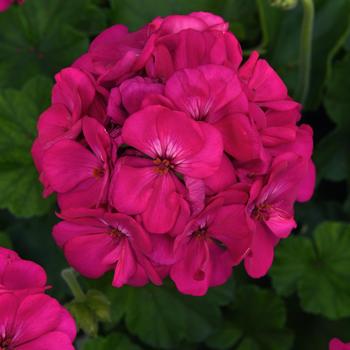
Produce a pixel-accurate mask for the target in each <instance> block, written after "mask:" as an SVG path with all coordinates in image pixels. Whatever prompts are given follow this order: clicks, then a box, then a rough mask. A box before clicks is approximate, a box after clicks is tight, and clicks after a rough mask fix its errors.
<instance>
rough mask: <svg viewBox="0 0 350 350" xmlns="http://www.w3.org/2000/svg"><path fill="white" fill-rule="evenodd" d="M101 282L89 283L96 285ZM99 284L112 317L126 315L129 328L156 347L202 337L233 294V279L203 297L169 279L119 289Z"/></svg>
mask: <svg viewBox="0 0 350 350" xmlns="http://www.w3.org/2000/svg"><path fill="white" fill-rule="evenodd" d="M108 283H110V281H109V282H108ZM98 284H99V283H92V284H91V283H90V285H92V286H93V288H97V287H98ZM100 288H102V290H103V292H104V293H105V294H106V295H107V296H108V297H109V299H110V300H111V302H112V320H113V321H114V322H115V321H118V320H119V319H120V318H121V317H123V316H124V318H125V322H126V326H127V328H128V330H129V332H130V333H132V334H135V335H137V336H138V337H139V338H140V339H141V340H142V341H143V342H145V343H146V344H149V345H151V346H153V347H155V348H157V349H160V348H172V347H174V346H177V345H179V344H180V342H181V341H183V340H186V341H188V342H191V343H195V342H201V341H203V340H204V339H205V338H207V337H208V336H209V335H210V334H212V333H213V332H214V331H215V330H216V329H217V328H218V327H219V325H220V323H221V311H220V306H221V305H225V304H227V303H229V302H230V301H231V300H232V296H233V286H232V281H231V280H230V281H229V282H228V283H227V284H226V285H224V286H221V287H218V288H212V289H211V290H210V291H209V293H208V294H207V295H206V296H204V297H191V296H186V295H182V294H180V293H179V292H178V291H177V290H176V289H175V288H174V286H173V285H172V284H169V283H166V284H165V285H164V286H161V287H156V286H153V285H148V286H146V287H143V288H132V287H123V288H120V289H117V288H113V287H109V286H106V285H104V286H102V285H101V284H100Z"/></svg>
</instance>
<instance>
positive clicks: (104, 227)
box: [53, 209, 161, 287]
mask: <svg viewBox="0 0 350 350" xmlns="http://www.w3.org/2000/svg"><path fill="white" fill-rule="evenodd" d="M62 218H64V221H62V222H60V223H59V224H57V225H56V226H55V227H54V229H53V236H54V238H55V240H56V242H57V244H58V245H59V246H60V247H62V248H63V251H64V253H65V256H66V258H67V260H68V262H69V264H70V265H72V266H73V267H74V268H75V269H76V270H77V271H79V272H80V273H81V274H83V275H84V276H87V277H89V278H98V277H100V276H102V275H103V274H104V273H106V272H107V271H110V270H114V280H113V285H114V286H115V287H121V286H123V285H124V284H129V285H133V286H142V285H144V284H146V283H147V282H148V280H151V281H152V282H153V283H155V284H160V283H161V280H160V278H159V276H158V274H157V272H156V270H155V269H154V267H153V266H152V264H151V263H150V262H149V260H148V258H147V254H150V253H151V251H152V243H151V240H150V238H149V236H148V234H147V233H146V232H145V231H144V229H143V228H142V227H141V226H140V224H139V223H138V222H137V221H136V220H134V219H133V218H132V217H130V216H127V215H124V214H119V213H106V212H104V211H103V210H96V209H95V210H92V209H71V210H68V211H66V212H64V213H63V214H62Z"/></svg>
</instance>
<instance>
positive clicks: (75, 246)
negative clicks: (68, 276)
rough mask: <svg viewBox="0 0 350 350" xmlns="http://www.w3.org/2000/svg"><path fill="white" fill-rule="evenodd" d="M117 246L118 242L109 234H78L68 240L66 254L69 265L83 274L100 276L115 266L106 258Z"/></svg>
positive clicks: (94, 276) (90, 276)
mask: <svg viewBox="0 0 350 350" xmlns="http://www.w3.org/2000/svg"><path fill="white" fill-rule="evenodd" d="M115 247H116V243H115V242H114V241H113V239H112V237H110V236H109V235H107V234H94V235H86V236H78V237H75V238H72V239H70V240H69V241H67V242H66V244H65V245H64V255H65V256H66V259H67V260H68V262H69V265H72V266H73V267H74V268H75V269H76V270H77V271H78V272H79V273H81V274H82V275H83V276H86V277H88V278H98V277H101V276H102V275H103V274H104V273H105V272H107V271H109V270H110V269H111V268H112V267H113V265H112V264H107V263H104V259H105V257H106V255H108V254H109V253H110V252H111V251H113V250H114V249H115Z"/></svg>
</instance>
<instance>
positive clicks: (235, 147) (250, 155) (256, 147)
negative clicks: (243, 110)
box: [215, 114, 262, 162]
mask: <svg viewBox="0 0 350 350" xmlns="http://www.w3.org/2000/svg"><path fill="white" fill-rule="evenodd" d="M215 126H216V127H217V128H218V129H219V130H220V132H221V134H222V136H223V140H224V148H225V151H226V152H228V153H229V154H230V155H232V156H233V157H234V158H235V159H237V160H239V161H242V162H247V161H251V160H254V159H260V158H261V153H262V145H261V141H260V135H259V134H258V132H257V130H256V128H255V127H254V125H252V123H251V121H250V120H249V118H248V117H247V116H246V115H244V114H234V115H230V116H227V117H226V118H223V119H221V120H220V121H218V122H217V123H216V124H215Z"/></svg>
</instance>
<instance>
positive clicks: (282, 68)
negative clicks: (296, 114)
mask: <svg viewBox="0 0 350 350" xmlns="http://www.w3.org/2000/svg"><path fill="white" fill-rule="evenodd" d="M315 6H316V13H315V26H314V33H313V40H312V43H313V45H312V70H311V84H310V90H309V95H308V99H307V104H306V108H307V109H316V108H317V107H318V105H319V103H320V101H321V95H322V92H323V88H324V83H325V79H326V77H327V76H328V75H329V72H328V70H329V69H330V66H331V64H330V63H331V62H332V60H333V58H334V56H335V55H336V54H337V52H338V51H339V49H340V48H341V47H342V45H343V44H344V43H345V40H346V36H347V34H348V30H349V27H350V1H349V0H338V1H332V0H317V1H315ZM267 11H268V12H267V21H268V22H269V25H268V27H269V34H270V37H271V38H272V39H271V40H270V45H269V50H268V57H269V58H270V63H271V65H272V66H273V67H274V68H275V69H277V70H278V72H279V73H280V74H281V76H282V78H283V79H284V80H285V82H286V83H287V85H288V87H289V88H290V91H291V92H293V89H294V88H295V87H296V83H297V78H298V59H299V58H298V57H299V36H300V27H301V21H302V8H301V5H299V6H298V7H297V8H296V9H294V10H291V11H282V10H280V11H279V15H276V9H274V8H270V9H267ZM270 18H271V19H272V20H270Z"/></svg>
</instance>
